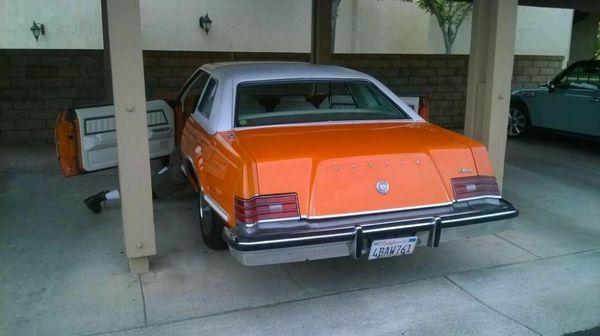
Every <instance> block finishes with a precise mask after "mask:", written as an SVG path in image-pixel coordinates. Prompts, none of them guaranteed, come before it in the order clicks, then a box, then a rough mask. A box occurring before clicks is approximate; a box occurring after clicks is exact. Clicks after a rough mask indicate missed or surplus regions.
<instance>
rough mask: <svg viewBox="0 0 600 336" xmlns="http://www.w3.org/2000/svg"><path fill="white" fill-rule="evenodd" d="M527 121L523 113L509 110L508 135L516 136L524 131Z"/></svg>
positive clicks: (517, 110)
mask: <svg viewBox="0 0 600 336" xmlns="http://www.w3.org/2000/svg"><path fill="white" fill-rule="evenodd" d="M526 126H527V120H526V119H525V114H524V113H523V111H521V110H519V109H517V108H511V109H510V110H509V113H508V135H510V136H517V135H519V134H521V133H523V131H524V130H525V127H526Z"/></svg>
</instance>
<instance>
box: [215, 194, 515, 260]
mask: <svg viewBox="0 0 600 336" xmlns="http://www.w3.org/2000/svg"><path fill="white" fill-rule="evenodd" d="M517 215H518V210H517V209H516V208H515V207H514V206H513V205H512V204H510V203H509V202H507V201H506V200H504V199H497V198H485V199H478V200H471V201H461V202H455V203H453V204H452V205H446V206H440V207H432V208H423V209H414V210H406V211H398V212H393V213H382V214H375V215H373V214H371V215H362V216H351V217H341V218H333V219H320V220H310V219H296V220H291V221H290V220H286V221H277V222H268V223H259V224H257V225H254V226H252V227H245V226H238V228H236V229H235V230H229V229H226V230H225V240H226V241H227V244H228V245H229V250H230V252H231V254H232V255H233V256H234V257H235V258H236V259H237V260H238V261H239V262H240V263H242V264H244V265H248V266H258V265H268V264H278V263H288V262H297V261H306V260H318V259H326V258H334V257H342V256H352V257H354V258H360V257H361V256H362V255H363V254H365V253H367V252H368V250H369V248H370V244H371V242H372V241H373V240H377V239H384V238H391V237H402V236H414V235H416V236H418V237H419V242H418V244H417V246H428V247H437V246H438V245H439V243H441V242H446V241H452V240H460V239H467V238H471V237H477V236H482V235H487V234H492V233H495V232H499V231H504V230H507V229H509V228H510V225H511V218H513V217H516V216H517Z"/></svg>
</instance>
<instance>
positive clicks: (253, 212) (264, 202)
mask: <svg viewBox="0 0 600 336" xmlns="http://www.w3.org/2000/svg"><path fill="white" fill-rule="evenodd" d="M298 216H300V213H299V210H298V197H297V196H296V194H279V195H264V196H255V197H252V198H249V199H242V198H239V197H236V198H235V217H236V219H237V221H238V222H239V223H243V224H252V223H256V222H258V221H262V220H267V219H280V218H290V217H298Z"/></svg>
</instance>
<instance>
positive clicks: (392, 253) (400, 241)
mask: <svg viewBox="0 0 600 336" xmlns="http://www.w3.org/2000/svg"><path fill="white" fill-rule="evenodd" d="M415 246H417V237H402V238H391V239H381V240H375V241H373V243H372V244H371V251H370V252H369V260H371V259H381V258H389V257H396V256H401V255H405V254H411V253H413V251H414V250H415Z"/></svg>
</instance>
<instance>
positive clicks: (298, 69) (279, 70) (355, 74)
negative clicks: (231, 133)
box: [193, 62, 424, 134]
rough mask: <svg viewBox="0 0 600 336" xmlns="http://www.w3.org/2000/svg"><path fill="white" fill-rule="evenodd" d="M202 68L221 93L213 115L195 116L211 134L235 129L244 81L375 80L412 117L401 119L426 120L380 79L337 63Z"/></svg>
mask: <svg viewBox="0 0 600 336" xmlns="http://www.w3.org/2000/svg"><path fill="white" fill-rule="evenodd" d="M201 69H202V70H204V71H206V72H208V73H209V74H210V75H211V76H212V77H213V78H214V79H215V80H216V81H217V92H216V93H215V98H214V101H213V107H212V111H211V115H210V118H206V117H204V116H202V115H199V114H198V113H194V114H193V116H194V118H196V120H198V122H200V124H201V125H203V127H204V128H205V129H206V130H207V131H208V132H209V133H211V134H213V133H216V132H221V131H228V130H231V129H233V128H234V111H235V101H236V89H237V86H238V84H240V83H244V82H255V81H267V80H288V79H290V80H292V79H296V80H297V79H355V80H364V81H368V82H371V83H373V84H374V85H375V86H377V87H378V88H379V89H380V90H381V91H382V92H383V93H384V94H385V95H387V96H388V97H389V98H390V99H391V100H392V101H394V103H396V105H398V106H399V107H400V108H401V109H402V110H404V111H405V112H406V113H407V114H408V115H409V119H405V120H399V121H398V122H423V121H424V120H423V119H422V118H421V117H420V116H419V115H418V114H417V113H416V112H415V111H413V110H412V109H411V108H410V107H409V106H408V105H407V104H406V103H405V102H404V101H402V100H401V99H400V98H399V97H398V96H397V95H396V94H394V93H393V92H392V91H391V90H390V89H388V88H387V87H386V86H385V85H383V84H382V83H381V82H380V81H378V80H377V79H375V78H373V77H371V76H369V75H367V74H364V73H362V72H359V71H355V70H351V69H347V68H344V67H340V66H336V65H323V64H311V63H302V62H225V63H211V64H205V65H203V66H202V67H201Z"/></svg>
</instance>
